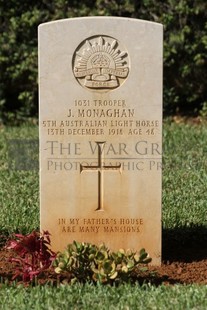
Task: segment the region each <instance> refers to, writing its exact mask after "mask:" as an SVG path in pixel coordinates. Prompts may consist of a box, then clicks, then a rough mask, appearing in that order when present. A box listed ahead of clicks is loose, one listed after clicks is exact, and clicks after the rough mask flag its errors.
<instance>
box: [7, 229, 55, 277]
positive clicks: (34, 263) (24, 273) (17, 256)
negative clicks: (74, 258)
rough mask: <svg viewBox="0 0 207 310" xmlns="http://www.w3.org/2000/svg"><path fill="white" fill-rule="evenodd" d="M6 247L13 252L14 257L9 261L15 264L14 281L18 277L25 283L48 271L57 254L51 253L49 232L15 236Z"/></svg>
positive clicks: (34, 232)
mask: <svg viewBox="0 0 207 310" xmlns="http://www.w3.org/2000/svg"><path fill="white" fill-rule="evenodd" d="M14 236H15V239H12V240H10V241H9V242H8V244H7V245H6V249H9V250H12V251H13V255H12V256H10V258H9V261H10V262H12V263H14V268H15V273H14V276H13V280H14V279H16V278H17V277H18V276H20V277H22V280H23V281H24V282H27V281H32V280H33V279H34V278H35V277H37V276H38V275H39V274H40V273H41V272H42V271H43V270H45V269H48V268H49V267H50V266H51V264H52V261H53V260H54V259H55V257H56V254H55V253H54V252H53V251H51V250H50V249H49V248H48V246H49V245H50V234H49V232H48V231H43V233H42V234H41V233H39V232H36V231H33V232H32V233H31V234H28V235H26V236H24V235H22V234H15V235H14Z"/></svg>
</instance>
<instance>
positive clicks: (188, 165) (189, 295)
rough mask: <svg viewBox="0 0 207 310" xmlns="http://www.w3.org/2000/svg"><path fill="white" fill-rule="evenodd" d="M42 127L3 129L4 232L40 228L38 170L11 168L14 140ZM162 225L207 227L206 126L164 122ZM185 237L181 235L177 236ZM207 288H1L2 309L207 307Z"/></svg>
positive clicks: (0, 188) (0, 191)
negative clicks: (11, 145)
mask: <svg viewBox="0 0 207 310" xmlns="http://www.w3.org/2000/svg"><path fill="white" fill-rule="evenodd" d="M37 138H38V128H37V127H35V126H34V127H20V128H7V127H5V128H1V129H0V208H1V212H0V232H6V233H9V234H10V233H13V232H17V231H18V232H23V233H28V232H31V231H32V230H33V229H36V228H39V183H38V171H35V170H34V171H16V170H12V169H10V168H9V167H8V152H7V145H8V141H9V140H10V139H37ZM163 146H164V147H163V148H164V150H163V158H164V160H163V161H164V164H163V228H164V230H173V233H175V234H176V230H177V231H178V232H180V229H184V228H186V229H188V231H189V230H192V231H193V233H194V232H196V230H195V228H203V229H205V231H206V228H207V212H206V210H207V190H206V184H207V126H206V125H200V126H195V125H185V124H175V123H168V122H165V124H164V133H163ZM179 237H180V236H179V235H178V238H179ZM206 296H207V287H206V286H198V285H188V286H182V285H175V286H171V287H166V286H159V287H155V286H149V285H144V286H142V287H140V286H130V285H121V286H119V287H111V286H94V285H89V284H86V285H75V286H71V285H65V286H64V285H63V286H59V287H50V286H44V287H41V286H35V287H33V288H32V287H29V288H24V287H21V286H15V285H14V286H13V287H9V286H8V285H6V284H3V285H2V286H1V287H0V300H1V303H0V309H6V310H7V309H17V310H18V309H21V310H23V309H40V310H41V309H93V310H94V309H110V310H111V309H125V310H127V309H130V310H131V309H173V310H174V309H176V310H178V309H182V310H183V309H185V310H186V309H195V310H198V309H203V310H204V309H207V301H206V300H207V298H206Z"/></svg>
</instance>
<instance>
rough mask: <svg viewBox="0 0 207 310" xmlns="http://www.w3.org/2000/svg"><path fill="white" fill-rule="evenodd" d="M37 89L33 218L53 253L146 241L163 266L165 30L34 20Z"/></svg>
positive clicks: (117, 22)
mask: <svg viewBox="0 0 207 310" xmlns="http://www.w3.org/2000/svg"><path fill="white" fill-rule="evenodd" d="M137 38H139V40H138V39H137ZM39 90H40V121H39V124H40V204H41V210H40V222H41V223H40V224H41V229H43V230H48V231H49V232H50V233H51V235H52V238H51V239H52V247H53V249H54V250H63V249H64V247H66V245H67V244H68V243H70V242H73V240H77V241H85V242H91V243H96V244H100V243H105V244H106V245H107V246H108V247H109V248H111V249H112V250H118V249H119V248H125V249H127V248H131V249H132V250H140V249H141V248H142V247H144V248H145V249H146V251H147V252H148V253H149V255H150V256H151V257H152V259H153V260H152V263H153V264H160V261H161V169H162V26H161V25H160V24H156V23H151V22H146V21H140V20H135V19H128V18H112V17H110V18H107V17H100V18H98V17H92V18H75V19H67V20H62V21H56V22H51V23H45V24H42V25H40V27H39Z"/></svg>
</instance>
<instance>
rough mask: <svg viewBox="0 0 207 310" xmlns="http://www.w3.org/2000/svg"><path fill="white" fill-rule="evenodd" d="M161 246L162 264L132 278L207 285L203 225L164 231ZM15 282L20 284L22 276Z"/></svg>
mask: <svg viewBox="0 0 207 310" xmlns="http://www.w3.org/2000/svg"><path fill="white" fill-rule="evenodd" d="M3 243H4V242H2V243H1V244H0V246H1V247H0V279H1V282H3V283H4V282H9V283H10V282H12V277H13V274H14V267H13V266H12V264H11V263H10V262H8V258H9V256H10V254H11V253H10V252H9V251H8V250H5V248H4V246H3ZM162 248H163V253H162V265H161V266H160V267H154V266H150V267H149V271H148V272H145V273H143V274H140V273H138V274H135V275H134V276H133V280H134V281H139V283H143V282H150V283H152V284H154V285H160V284H165V285H173V284H193V283H197V284H207V230H206V228H203V227H199V228H196V229H189V230H187V229H180V230H177V229H176V230H175V231H164V232H163V245H162ZM63 280H64V281H65V277H63V276H58V275H56V274H55V273H54V272H52V271H46V272H44V273H43V274H42V275H41V277H40V278H39V280H38V283H39V284H45V283H51V284H52V285H56V284H58V283H60V282H62V281H63ZM16 281H17V283H22V281H21V279H17V280H16ZM69 281H70V276H69V275H68V282H69Z"/></svg>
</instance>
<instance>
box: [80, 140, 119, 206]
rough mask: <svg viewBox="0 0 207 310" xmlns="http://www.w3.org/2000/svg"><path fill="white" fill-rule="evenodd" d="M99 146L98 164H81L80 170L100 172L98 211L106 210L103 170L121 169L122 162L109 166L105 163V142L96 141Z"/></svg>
mask: <svg viewBox="0 0 207 310" xmlns="http://www.w3.org/2000/svg"><path fill="white" fill-rule="evenodd" d="M96 144H97V146H98V165H97V166H90V167H88V166H84V165H82V164H81V165H80V172H82V171H83V170H88V171H94V170H95V171H97V172H98V207H97V209H96V211H104V204H103V172H104V170H114V169H115V170H119V171H120V168H121V164H118V165H116V166H107V165H104V164H103V159H102V154H103V151H104V144H105V142H96Z"/></svg>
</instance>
